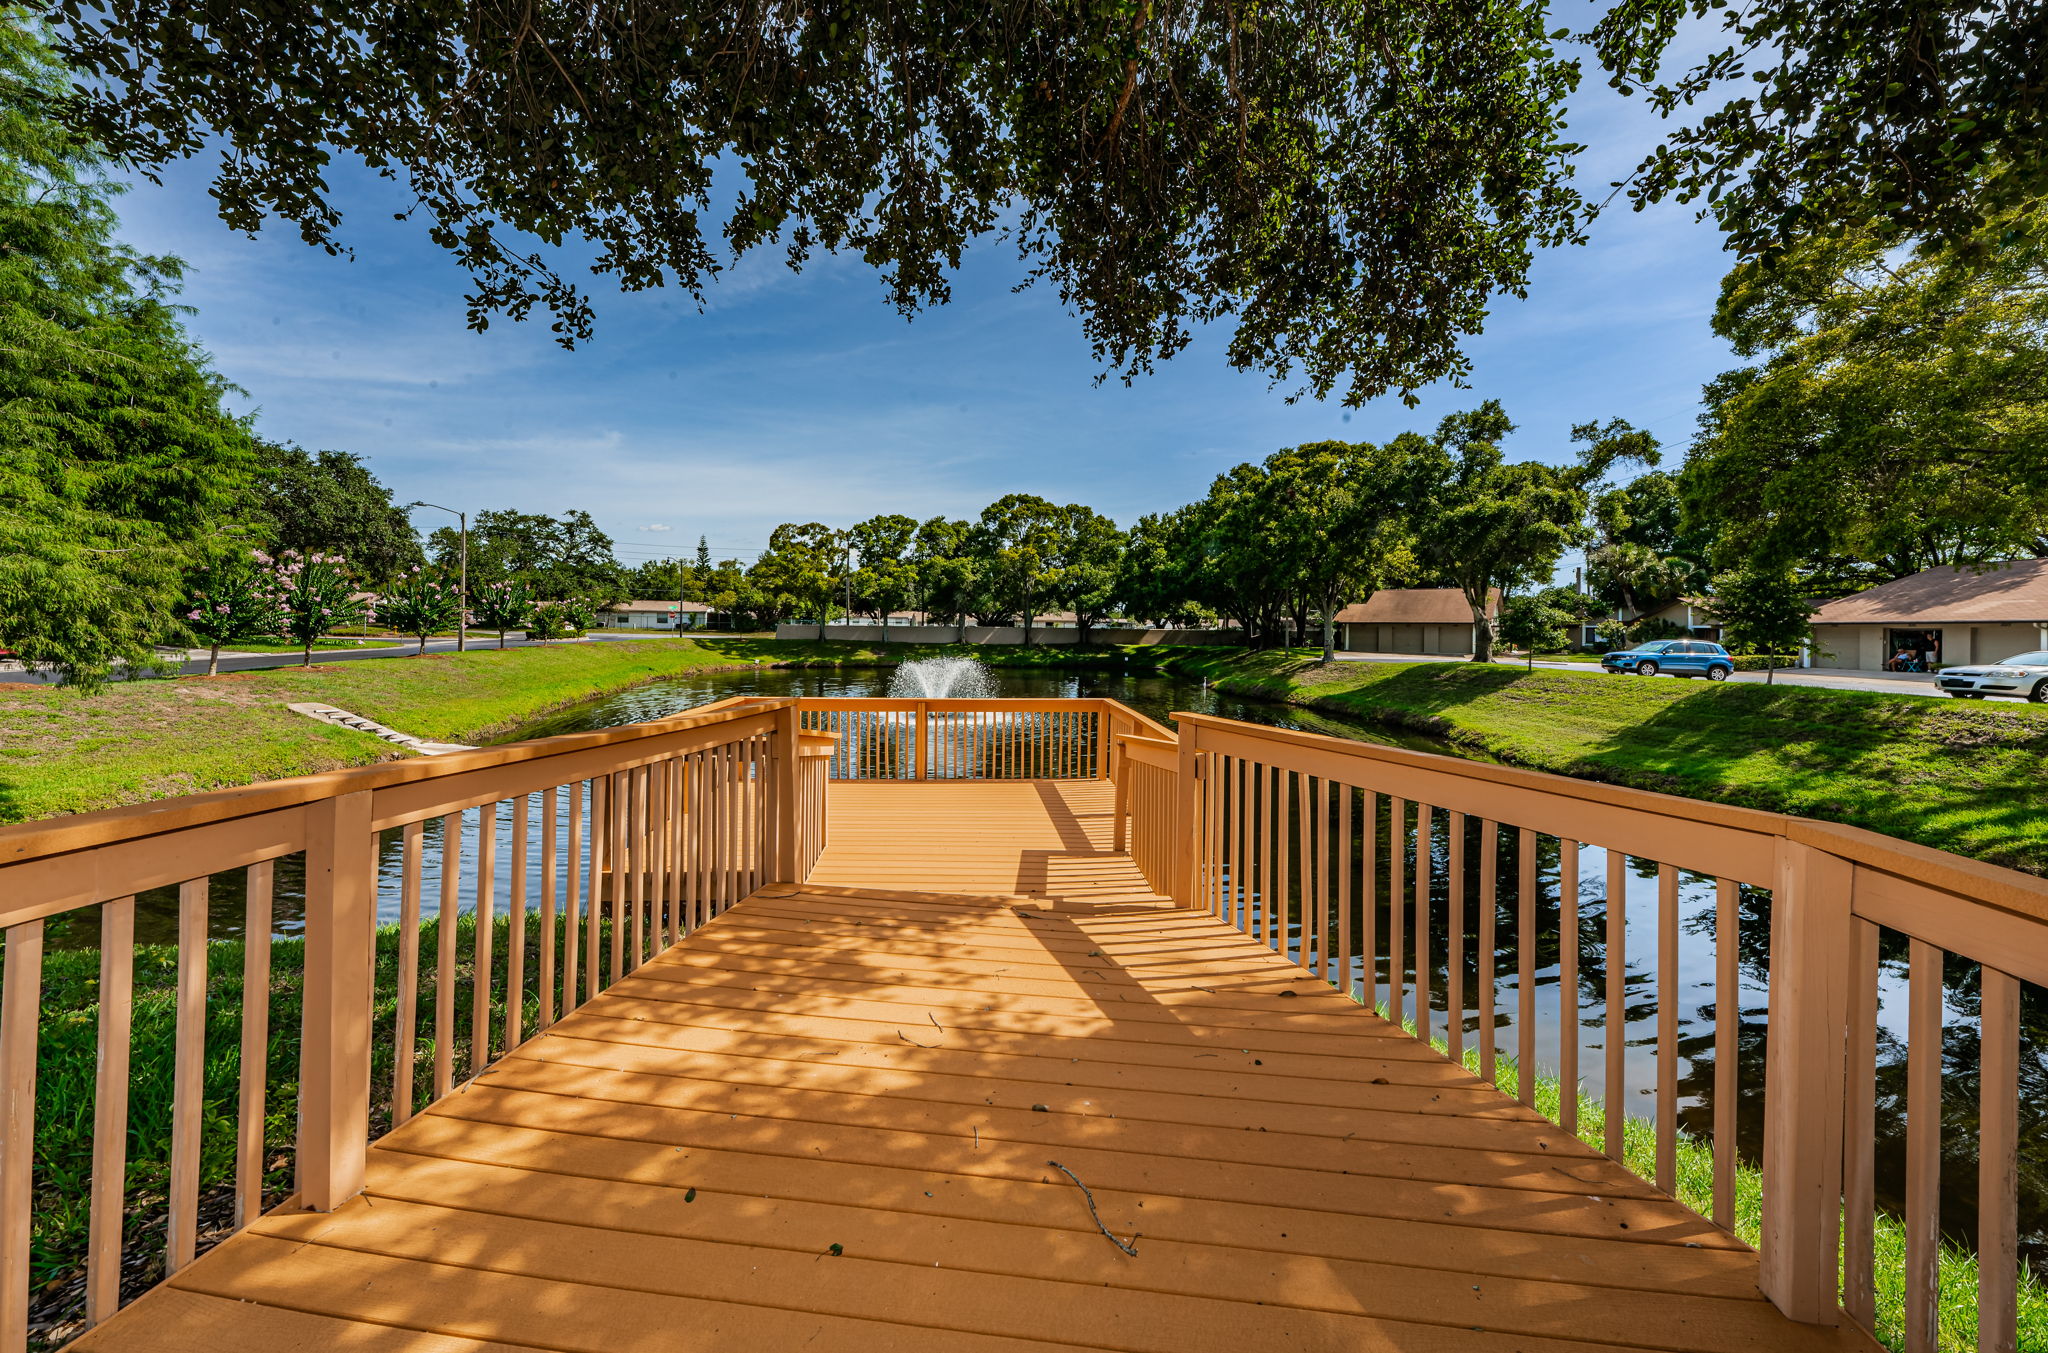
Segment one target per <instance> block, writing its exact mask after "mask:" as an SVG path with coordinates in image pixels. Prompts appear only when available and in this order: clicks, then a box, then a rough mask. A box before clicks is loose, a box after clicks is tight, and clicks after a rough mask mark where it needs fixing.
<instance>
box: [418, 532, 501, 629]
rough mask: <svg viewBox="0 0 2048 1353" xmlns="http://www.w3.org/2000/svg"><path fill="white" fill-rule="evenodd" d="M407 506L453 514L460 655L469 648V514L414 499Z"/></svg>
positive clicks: (456, 619)
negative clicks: (455, 531)
mask: <svg viewBox="0 0 2048 1353" xmlns="http://www.w3.org/2000/svg"><path fill="white" fill-rule="evenodd" d="M408 506H411V507H431V508H433V509H434V510H435V511H436V512H452V513H454V514H455V523H456V529H457V532H458V537H457V538H458V541H459V542H460V543H459V546H458V553H457V555H456V558H457V562H458V568H457V572H456V583H455V586H456V589H457V594H458V595H457V599H458V600H459V601H460V602H461V606H460V607H459V611H460V614H458V615H457V616H456V617H455V651H456V652H457V653H460V652H462V651H463V650H464V649H466V648H468V647H469V514H468V513H467V512H456V511H455V509H454V508H452V507H442V506H441V505H440V504H439V503H427V502H421V501H419V500H418V499H415V500H414V501H413V502H412V503H410V504H409V505H408ZM501 637H502V636H501Z"/></svg>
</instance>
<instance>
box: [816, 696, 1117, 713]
mask: <svg viewBox="0 0 2048 1353" xmlns="http://www.w3.org/2000/svg"><path fill="white" fill-rule="evenodd" d="M1115 703H1116V701H1114V700H1104V699H1100V698H1098V697H1094V696H1073V697H1062V696H1045V697H1042V698H1041V697H1015V698H1013V697H1006V696H1005V697H997V698H995V699H989V700H979V699H973V700H970V699H956V698H953V697H950V696H947V697H940V696H932V697H930V698H925V697H922V696H895V695H873V696H869V695H805V696H799V697H798V698H797V704H798V705H799V706H800V707H802V708H806V709H874V710H902V711H904V712H906V713H907V712H909V711H912V710H917V709H928V710H940V711H946V710H1014V711H1017V712H1020V713H1035V712H1037V711H1039V710H1049V709H1059V710H1068V709H1101V708H1102V707H1103V706H1105V705H1113V704H1115Z"/></svg>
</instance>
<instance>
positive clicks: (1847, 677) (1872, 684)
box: [1337, 653, 2008, 700]
mask: <svg viewBox="0 0 2048 1353" xmlns="http://www.w3.org/2000/svg"><path fill="white" fill-rule="evenodd" d="M1337 660H1338V661H1339V662H1448V661H1454V659H1447V658H1445V657H1443V656H1442V655H1441V654H1428V653H1339V654H1338V655H1337ZM1501 665H1502V666H1504V667H1521V666H1524V665H1525V664H1524V663H1523V662H1522V661H1521V660H1520V659H1513V660H1506V661H1503V662H1502V663H1501ZM1536 665H1537V666H1538V667H1541V668H1546V669H1549V670H1551V671H1557V672H1582V673H1585V674H1586V675H1588V676H1596V677H1603V678H1606V679H1608V680H1613V681H1621V680H1636V679H1639V678H1625V677H1623V676H1622V675H1621V674H1620V673H1618V672H1603V671H1601V670H1600V668H1599V667H1598V666H1597V665H1596V664H1593V663H1585V662H1544V661H1543V660H1542V659H1540V658H1539V659H1538V660H1537V662H1536ZM1651 679H1653V680H1662V679H1663V678H1651ZM1673 679H1674V680H1675V679H1676V678H1673ZM1763 679H1764V674H1763V673H1762V672H1737V673H1736V674H1735V675H1734V676H1733V677H1730V678H1729V680H1731V681H1742V682H1759V683H1760V682H1762V681H1763ZM1777 682H1778V684H1779V685H1781V686H1821V687H1825V688H1827V689H1829V690H1837V691H1879V692H1882V693H1884V694H1886V695H1924V696H1928V697H1931V698H1933V699H1937V700H1945V699H1947V698H1948V697H1946V696H1944V695H1943V694H1942V693H1941V692H1940V691H1939V690H1936V689H1935V686H1934V678H1933V677H1932V676H1930V675H1927V674H1924V673H1920V672H1853V671H1844V670H1841V669H1837V668H1829V667H1804V668H1780V669H1779V670H1778V674H1777ZM1987 698H1989V699H1993V700H2003V699H2006V698H2008V697H2006V696H1997V695H1994V696H1990V697H1987Z"/></svg>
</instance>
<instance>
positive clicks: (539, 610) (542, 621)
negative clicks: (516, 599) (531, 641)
mask: <svg viewBox="0 0 2048 1353" xmlns="http://www.w3.org/2000/svg"><path fill="white" fill-rule="evenodd" d="M526 628H527V633H529V634H531V635H532V636H533V637H534V638H536V639H538V640H540V641H541V642H542V643H544V644H546V643H553V642H554V641H555V640H557V639H559V638H561V637H562V636H563V635H565V634H567V633H568V632H569V617H568V616H566V615H564V614H563V613H562V603H561V602H559V601H537V602H535V603H534V604H533V613H532V614H531V615H530V616H529V617H528V618H527V622H526Z"/></svg>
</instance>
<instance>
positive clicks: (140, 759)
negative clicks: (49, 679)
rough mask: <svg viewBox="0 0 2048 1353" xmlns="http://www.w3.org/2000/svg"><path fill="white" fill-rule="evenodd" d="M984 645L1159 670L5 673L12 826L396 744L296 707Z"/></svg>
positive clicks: (561, 687)
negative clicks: (950, 662) (38, 678)
mask: <svg viewBox="0 0 2048 1353" xmlns="http://www.w3.org/2000/svg"><path fill="white" fill-rule="evenodd" d="M960 653H972V654H973V655H974V656H975V657H978V658H980V659H981V660H982V661H984V662H987V663H988V664H990V665H991V666H997V667H1026V668H1039V667H1069V668H1072V667H1081V668H1115V669H1118V670H1130V671H1149V670H1152V669H1153V668H1154V667H1155V666H1156V665H1157V663H1158V662H1159V660H1160V654H1159V651H1158V650H1154V649H1129V650H1125V649H1093V650H1089V651H1087V652H1082V653H1076V652H1074V651H1072V650H1071V649H1056V648H1044V647H1032V648H1029V649H1024V648H1010V649H995V650H991V649H986V648H974V649H967V648H958V647H953V646H941V645H931V644H915V645H912V644H842V643H823V644H820V643H815V642H808V643H807V642H778V641H776V640H773V639H748V638H706V639H679V638H652V639H648V640H646V641H644V642H629V641H617V640H607V641H603V642H594V643H587V644H560V645H553V646H549V647H544V648H511V649H505V650H502V651H501V650H498V649H496V648H488V647H486V648H477V649H472V650H471V651H469V652H467V653H430V654H428V655H426V656H424V657H391V658H373V659H366V660H363V661H359V662H346V663H329V664H325V665H322V664H320V663H318V662H316V663H315V664H314V665H313V666H311V667H298V666H291V667H279V668H271V669H268V670H265V671H258V672H226V673H222V674H220V675H218V676H213V677H181V678H178V679H176V680H169V681H130V682H122V683H120V684H117V685H114V686H111V687H109V688H107V689H106V690H104V691H102V692H99V693H97V694H94V695H81V694H80V693H78V692H76V691H71V690H64V689H61V688H56V687H48V686H32V685H28V684H25V683H24V684H14V683H0V823H6V822H26V821H31V820H34V819H36V818H43V817H53V816H56V815H59V814H63V813H79V812H85V811H88V810H90V809H93V808H105V807H110V806H113V805H116V804H123V803H135V802H139V801H141V800H145V799H155V798H163V797H166V796H168V795H172V794H188V793H193V792H196V791H199V790H206V789H218V788H221V787H224V786H228V785H240V784H249V783H251V782H253V781H257V780H270V779H277V778H279V777H281V776H288V775H304V774H308V773H310V772H314V771H322V770H334V769H337V768H339V767H342V766H353V765H364V764H367V763H369V762H372V761H377V760H380V759H382V758H385V757H388V756H390V755H392V751H391V748H390V747H389V746H388V745H386V744H384V743H382V742H379V741H378V740H377V739H375V738H373V737H370V736H369V735H367V734H363V733H357V732H354V731H351V730H348V729H342V728H333V727H329V726H327V725H325V724H318V723H315V722H313V721H312V720H310V719H307V718H304V717H302V716H300V715H297V714H293V713H292V712H291V711H290V710H288V709H287V708H286V706H287V705H289V704H292V703H296V702H304V701H319V702H322V703H325V704H330V705H338V706H340V707H341V708H343V709H347V710H350V711H353V712H355V713H357V714H363V715H366V716H368V717H369V718H372V719H375V720H377V721H378V722H380V723H383V724H387V725H389V726H391V727H393V728H396V729H398V730H400V731H401V732H405V733H411V734H413V735H415V736H418V737H423V738H427V739H429V740H436V741H447V742H474V741H477V740H479V739H482V738H486V737H489V736H491V735H493V734H495V733H499V732H502V731H504V730H506V729H509V728H513V727H516V726H518V725H519V724H522V723H525V722H527V721H528V720H531V719H533V718H536V717H537V716H539V715H542V714H545V713H548V712H549V711H551V710H555V709H559V708H561V707H562V706H564V705H570V704H574V703H576V702H578V701H581V700H587V699H590V698H592V697H594V696H599V695H603V694H606V693H608V692H610V691H616V690H620V689H623V688H624V687H627V686H632V685H637V684H639V683H640V682H644V681H653V680H657V679H659V678H662V677H669V676H680V675H685V674H688V673H694V672H712V671H719V670H727V669H730V670H738V669H742V668H749V667H752V666H754V665H755V664H757V663H758V664H761V665H764V666H778V667H877V666H888V665H892V664H894V663H898V662H907V661H910V660H912V659H915V658H924V657H937V656H947V655H952V654H960Z"/></svg>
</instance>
